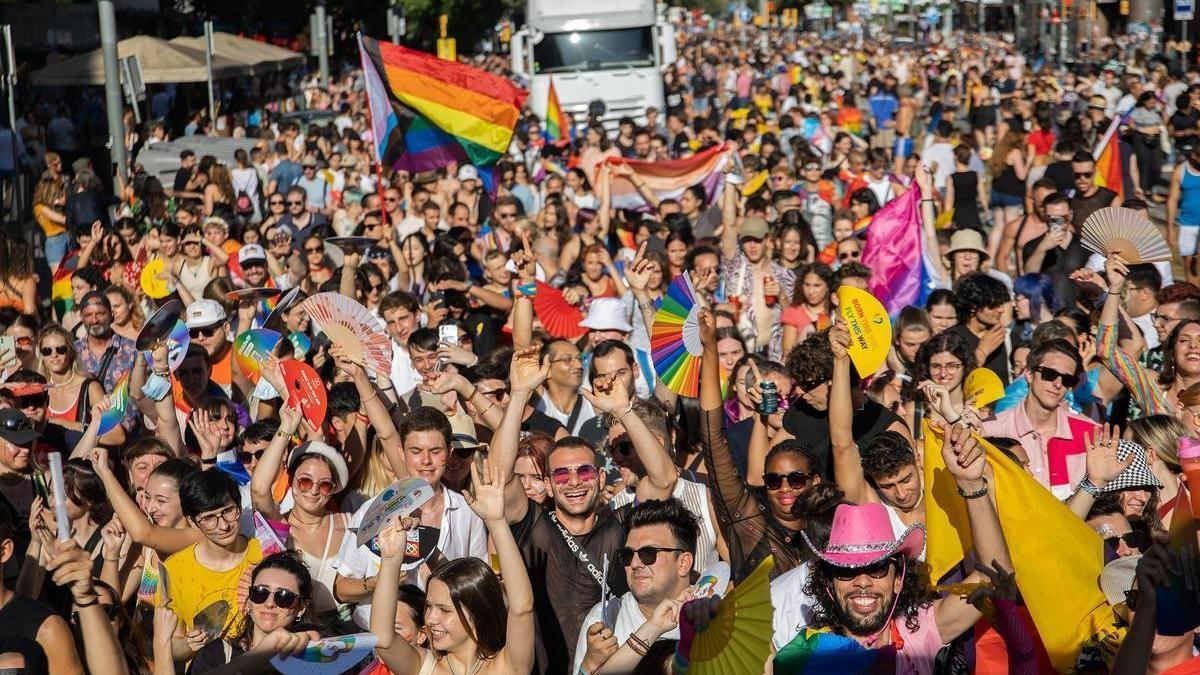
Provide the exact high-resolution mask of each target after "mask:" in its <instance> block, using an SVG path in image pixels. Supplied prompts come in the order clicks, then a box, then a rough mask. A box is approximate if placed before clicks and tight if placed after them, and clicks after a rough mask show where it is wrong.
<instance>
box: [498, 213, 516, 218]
mask: <svg viewBox="0 0 1200 675" xmlns="http://www.w3.org/2000/svg"><path fill="white" fill-rule="evenodd" d="M496 217H497V218H504V219H506V220H507V219H508V218H516V217H517V214H516V213H497V214H496Z"/></svg>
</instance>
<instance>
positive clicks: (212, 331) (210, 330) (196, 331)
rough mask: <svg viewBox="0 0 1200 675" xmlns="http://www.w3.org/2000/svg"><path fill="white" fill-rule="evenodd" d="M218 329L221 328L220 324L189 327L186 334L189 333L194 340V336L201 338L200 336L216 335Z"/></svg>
mask: <svg viewBox="0 0 1200 675" xmlns="http://www.w3.org/2000/svg"><path fill="white" fill-rule="evenodd" d="M219 330H221V327H220V326H209V327H207V328H189V329H188V335H190V336H191V337H192V339H193V340H195V339H196V338H201V337H206V338H210V337H212V336H214V335H216V334H217V331H219Z"/></svg>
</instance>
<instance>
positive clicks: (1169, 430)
mask: <svg viewBox="0 0 1200 675" xmlns="http://www.w3.org/2000/svg"><path fill="white" fill-rule="evenodd" d="M1191 389H1192V388H1189V389H1188V391H1191ZM1185 393H1186V392H1185ZM1193 395H1195V393H1193ZM1179 400H1180V402H1183V394H1180V396H1179ZM1184 405H1185V406H1190V405H1192V404H1190V403H1184ZM1129 435H1130V436H1132V437H1133V442H1135V443H1137V444H1138V445H1141V446H1142V447H1143V448H1146V450H1147V451H1149V452H1152V453H1153V455H1154V457H1155V458H1156V459H1158V460H1159V461H1161V462H1162V463H1163V464H1164V465H1166V467H1167V468H1168V469H1170V471H1171V473H1174V474H1180V473H1183V467H1182V466H1180V464H1179V439H1180V438H1182V437H1184V436H1187V435H1188V430H1187V427H1186V426H1184V424H1183V422H1180V421H1179V420H1178V419H1176V418H1174V417H1172V416H1170V415H1150V416H1149V417H1142V418H1139V419H1136V420H1130V422H1129Z"/></svg>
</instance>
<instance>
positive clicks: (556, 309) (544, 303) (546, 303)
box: [533, 281, 587, 340]
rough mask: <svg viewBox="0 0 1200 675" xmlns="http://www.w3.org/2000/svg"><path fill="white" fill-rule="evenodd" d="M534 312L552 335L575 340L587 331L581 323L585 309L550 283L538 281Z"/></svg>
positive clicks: (534, 298) (534, 297)
mask: <svg viewBox="0 0 1200 675" xmlns="http://www.w3.org/2000/svg"><path fill="white" fill-rule="evenodd" d="M533 312H534V313H535V314H537V318H538V320H539V321H541V322H542V327H543V328H545V329H546V332H547V333H549V334H550V335H551V337H556V338H563V339H566V340H574V339H576V338H578V337H580V336H581V335H583V334H584V333H586V332H587V329H586V328H582V327H580V325H579V322H580V321H583V310H582V309H579V308H578V307H576V306H574V305H572V304H571V303H569V302H567V299H566V298H564V297H563V292H562V291H560V290H558V289H557V288H555V287H553V286H551V285H550V284H547V283H543V282H541V281H539V282H537V293H536V294H534V296H533Z"/></svg>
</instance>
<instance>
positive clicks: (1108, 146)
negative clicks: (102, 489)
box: [1093, 117, 1125, 199]
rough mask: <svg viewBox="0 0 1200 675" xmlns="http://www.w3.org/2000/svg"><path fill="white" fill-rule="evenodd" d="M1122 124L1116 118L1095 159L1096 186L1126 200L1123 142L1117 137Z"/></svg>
mask: <svg viewBox="0 0 1200 675" xmlns="http://www.w3.org/2000/svg"><path fill="white" fill-rule="evenodd" d="M1121 122H1122V120H1121V118H1120V117H1115V118H1114V119H1113V121H1112V124H1110V125H1108V131H1106V132H1104V138H1103V139H1101V141H1100V143H1099V145H1098V146H1097V147H1096V151H1095V154H1094V155H1093V157H1095V158H1096V178H1095V181H1096V185H1098V186H1100V187H1102V188H1108V189H1109V190H1112V191H1113V192H1115V193H1117V194H1119V195H1121V198H1122V199H1124V198H1125V167H1124V166H1123V165H1122V164H1121V140H1120V139H1119V138H1118V137H1117V129H1118V128H1119V127H1120V126H1121Z"/></svg>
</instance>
